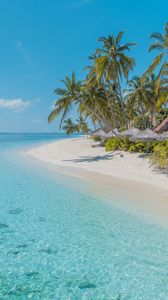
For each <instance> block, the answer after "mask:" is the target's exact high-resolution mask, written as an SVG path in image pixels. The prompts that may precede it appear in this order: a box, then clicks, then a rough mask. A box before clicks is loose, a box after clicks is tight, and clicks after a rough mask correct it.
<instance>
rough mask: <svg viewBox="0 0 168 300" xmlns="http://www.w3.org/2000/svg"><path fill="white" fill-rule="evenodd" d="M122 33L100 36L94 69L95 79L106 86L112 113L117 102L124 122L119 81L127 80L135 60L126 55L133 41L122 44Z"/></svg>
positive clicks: (123, 108)
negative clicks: (101, 45)
mask: <svg viewBox="0 0 168 300" xmlns="http://www.w3.org/2000/svg"><path fill="white" fill-rule="evenodd" d="M123 34H124V32H123V31H121V32H119V33H118V34H117V36H116V37H114V35H110V36H109V37H107V38H106V37H101V38H100V39H99V41H100V42H102V43H103V47H102V48H100V49H97V50H96V53H97V58H96V59H95V71H96V75H97V80H98V81H101V82H102V84H103V85H104V87H106V86H107V87H108V94H107V98H108V101H109V107H110V109H111V113H112V114H113V110H114V107H115V103H114V102H118V103H119V105H120V106H121V110H122V115H123V118H124V119H125V123H126V116H125V113H126V112H125V106H124V101H123V96H122V91H121V82H122V80H123V79H126V80H128V75H129V72H130V71H132V70H133V67H134V65H135V60H134V59H133V58H132V57H130V56H128V55H126V51H130V47H132V46H133V45H135V43H126V44H122V43H121V41H122V37H123ZM109 93H110V95H109Z"/></svg>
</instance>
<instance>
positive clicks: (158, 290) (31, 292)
mask: <svg viewBox="0 0 168 300" xmlns="http://www.w3.org/2000/svg"><path fill="white" fill-rule="evenodd" d="M62 137H64V136H61V135H59V136H57V135H48V134H43V135H36V134H22V135H10V134H0V299H1V300H6V299H7V300H16V299H18V300H26V299H34V300H38V299H40V300H48V299H52V300H68V299H69V300H78V299H79V300H80V299H87V300H92V299H93V300H166V299H168V230H167V229H166V227H164V228H162V227H161V226H159V225H157V224H154V223H152V222H147V220H145V219H143V218H140V217H139V216H136V215H135V214H133V213H129V211H128V210H127V211H124V210H123V209H120V207H119V206H116V204H115V201H114V204H113V201H106V200H105V199H103V197H102V196H99V198H98V196H94V195H93V194H92V195H91V194H89V193H88V192H87V189H85V186H83V185H82V183H81V181H80V182H78V179H69V178H68V177H66V176H64V175H53V176H50V174H49V171H48V170H47V169H46V172H45V170H44V168H43V167H42V168H41V167H40V164H38V168H35V166H34V165H32V166H31V164H30V163H27V162H26V161H25V163H24V159H23V158H21V157H19V154H18V152H19V151H18V150H19V149H22V148H23V147H31V146H32V145H34V144H39V143H43V142H46V141H52V140H55V139H58V138H62ZM16 150H17V151H16ZM85 185H86V183H85ZM75 186H78V188H77V189H76V188H75ZM112 200H113V199H112Z"/></svg>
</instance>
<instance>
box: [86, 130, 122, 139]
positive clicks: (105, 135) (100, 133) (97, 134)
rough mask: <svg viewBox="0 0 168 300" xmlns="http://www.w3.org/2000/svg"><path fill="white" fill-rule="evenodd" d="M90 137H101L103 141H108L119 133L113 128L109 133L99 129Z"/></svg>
mask: <svg viewBox="0 0 168 300" xmlns="http://www.w3.org/2000/svg"><path fill="white" fill-rule="evenodd" d="M91 135H92V136H95V137H101V138H103V139H109V138H112V137H116V136H117V135H119V131H118V129H117V128H115V129H113V130H111V131H109V132H105V131H104V130H102V129H99V130H96V131H94V132H93V133H92V134H91Z"/></svg>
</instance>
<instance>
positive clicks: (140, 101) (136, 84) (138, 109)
mask: <svg viewBox="0 0 168 300" xmlns="http://www.w3.org/2000/svg"><path fill="white" fill-rule="evenodd" d="M125 93H126V96H125V99H126V102H127V110H128V116H130V118H131V119H133V118H134V117H135V116H138V115H141V117H142V121H143V129H146V118H145V113H146V112H147V110H146V103H147V95H146V93H147V90H146V86H145V82H144V81H142V79H141V78H140V77H138V76H135V77H134V78H133V79H132V80H130V81H129V82H128V88H127V89H126V90H125Z"/></svg>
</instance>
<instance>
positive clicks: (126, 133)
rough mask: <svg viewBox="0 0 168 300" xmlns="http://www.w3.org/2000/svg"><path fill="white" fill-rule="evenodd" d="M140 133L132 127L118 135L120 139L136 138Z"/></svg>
mask: <svg viewBox="0 0 168 300" xmlns="http://www.w3.org/2000/svg"><path fill="white" fill-rule="evenodd" d="M140 133H141V130H140V129H138V128H135V127H132V128H129V129H127V130H125V131H123V132H121V133H119V136H121V137H133V136H137V135H138V134H140Z"/></svg>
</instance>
